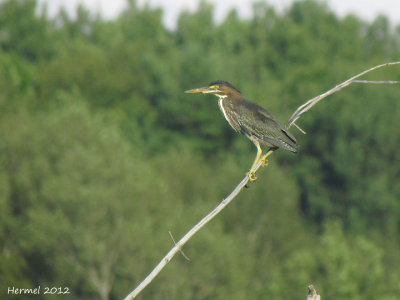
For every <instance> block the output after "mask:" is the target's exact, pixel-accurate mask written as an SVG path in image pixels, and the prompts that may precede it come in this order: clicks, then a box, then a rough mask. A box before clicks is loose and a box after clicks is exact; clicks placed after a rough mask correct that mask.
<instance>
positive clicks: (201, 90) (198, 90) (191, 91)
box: [185, 87, 215, 94]
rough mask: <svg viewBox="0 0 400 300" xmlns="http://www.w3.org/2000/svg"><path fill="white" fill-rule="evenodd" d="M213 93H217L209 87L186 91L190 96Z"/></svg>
mask: <svg viewBox="0 0 400 300" xmlns="http://www.w3.org/2000/svg"><path fill="white" fill-rule="evenodd" d="M212 92H215V90H214V89H210V88H209V87H201V88H198V89H193V90H187V91H185V93H189V94H195V93H203V94H208V93H212Z"/></svg>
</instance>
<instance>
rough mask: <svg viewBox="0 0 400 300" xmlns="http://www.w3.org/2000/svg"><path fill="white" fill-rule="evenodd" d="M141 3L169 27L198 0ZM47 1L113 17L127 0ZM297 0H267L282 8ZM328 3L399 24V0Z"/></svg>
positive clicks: (244, 6)
mask: <svg viewBox="0 0 400 300" xmlns="http://www.w3.org/2000/svg"><path fill="white" fill-rule="evenodd" d="M137 1H138V3H139V4H140V5H143V4H144V3H146V2H148V3H149V4H150V5H151V6H158V7H160V6H161V7H163V8H164V22H165V24H166V25H167V26H168V27H169V28H174V26H175V22H176V17H177V15H178V14H179V12H180V10H182V9H189V10H191V11H193V10H195V8H196V7H197V5H198V2H199V0H137ZM44 2H46V3H47V6H48V9H49V12H50V14H54V13H55V12H56V11H57V10H58V8H59V7H60V6H64V7H65V8H67V10H68V11H70V12H71V13H73V12H74V10H75V7H76V5H77V4H78V3H83V4H84V5H85V6H86V7H87V8H88V9H90V10H91V11H93V12H99V11H100V12H101V14H102V15H103V16H104V17H106V18H113V17H115V16H116V15H118V13H119V12H120V11H121V10H122V9H123V8H124V6H125V5H126V0H39V3H44ZM208 2H210V3H213V4H214V5H215V8H216V15H215V19H216V20H217V21H220V20H221V19H223V17H224V16H225V15H226V13H227V12H228V11H229V10H230V9H231V8H232V7H235V8H237V9H238V11H239V14H240V16H241V17H248V16H250V14H251V4H252V3H253V2H254V1H253V0H208ZM292 2H294V0H267V3H270V4H272V5H274V6H276V7H277V9H279V10H282V9H284V8H285V7H287V6H288V5H289V4H290V3H292ZM325 2H327V3H328V5H329V6H330V7H331V8H332V9H333V10H334V11H336V12H337V13H338V14H339V15H340V16H343V15H345V14H347V13H350V12H351V13H355V14H357V15H358V16H360V17H361V18H363V19H367V20H372V19H373V18H374V17H375V16H376V15H378V14H384V15H386V16H388V17H389V19H390V20H391V22H392V23H395V24H400V0H325Z"/></svg>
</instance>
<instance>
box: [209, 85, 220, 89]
mask: <svg viewBox="0 0 400 300" xmlns="http://www.w3.org/2000/svg"><path fill="white" fill-rule="evenodd" d="M209 88H210V89H216V90H217V89H218V88H219V86H218V85H212V86H210V87H209Z"/></svg>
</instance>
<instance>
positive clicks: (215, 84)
mask: <svg viewBox="0 0 400 300" xmlns="http://www.w3.org/2000/svg"><path fill="white" fill-rule="evenodd" d="M230 91H231V92H236V93H239V94H240V91H239V90H238V89H237V88H235V87H234V86H233V84H231V83H229V82H228V81H225V80H214V81H211V82H210V84H209V85H208V86H205V87H201V88H197V89H193V90H187V91H185V93H191V94H194V93H203V94H227V93H229V92H230Z"/></svg>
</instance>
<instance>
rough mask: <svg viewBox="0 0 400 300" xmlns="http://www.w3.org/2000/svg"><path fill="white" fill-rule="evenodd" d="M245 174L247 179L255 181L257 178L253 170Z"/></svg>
mask: <svg viewBox="0 0 400 300" xmlns="http://www.w3.org/2000/svg"><path fill="white" fill-rule="evenodd" d="M247 176H249V180H250V181H256V180H257V176H256V174H255V173H254V172H253V171H252V172H249V173H247Z"/></svg>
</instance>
